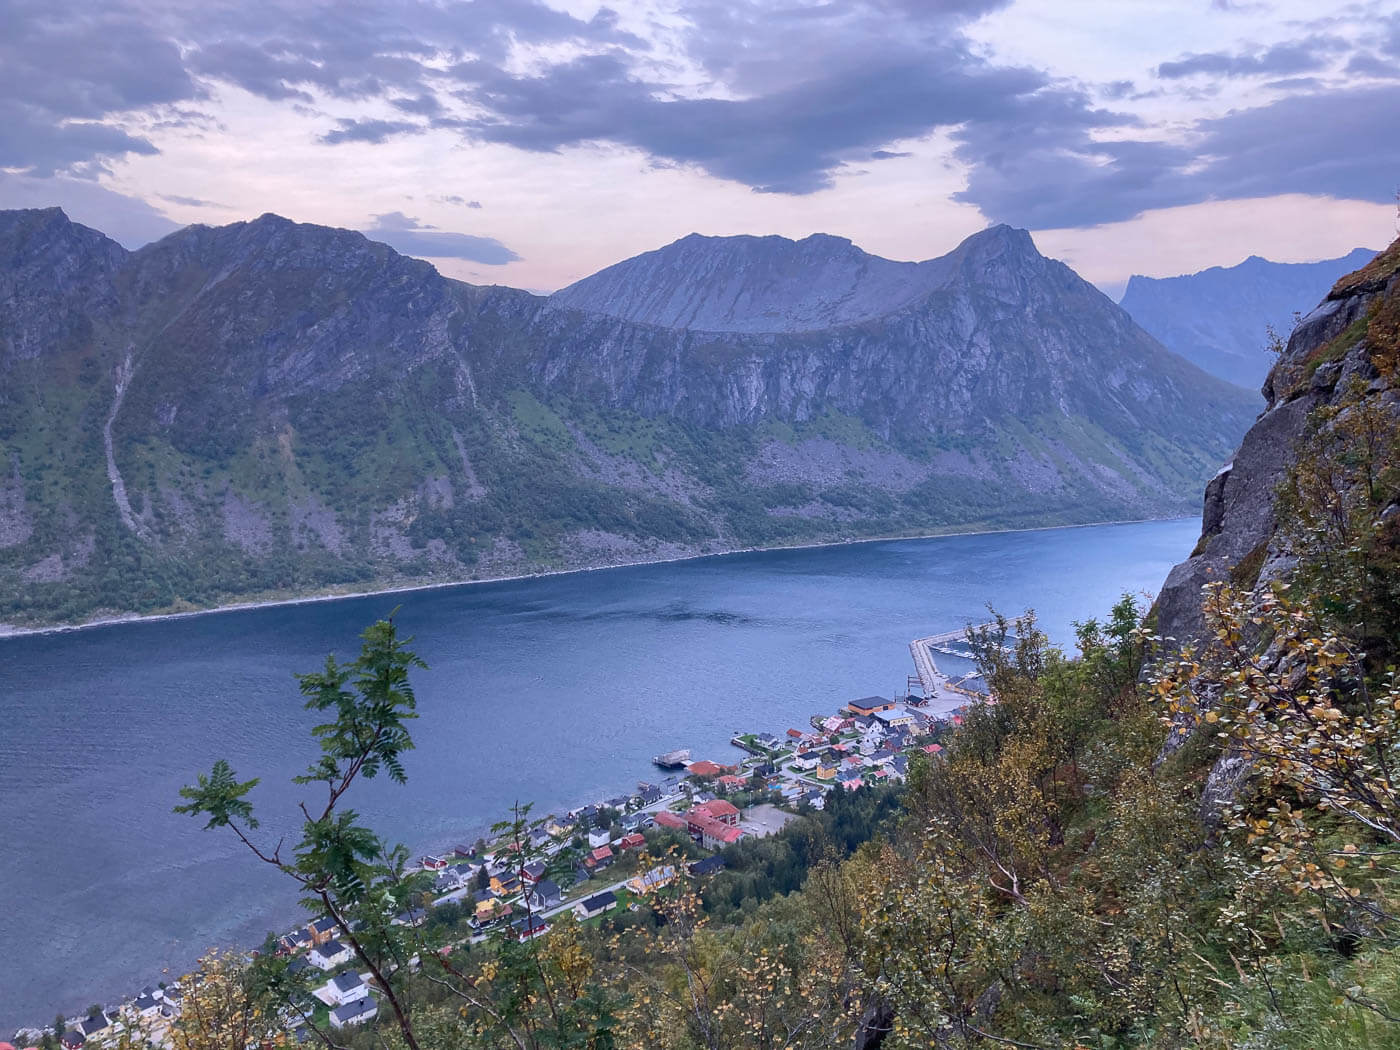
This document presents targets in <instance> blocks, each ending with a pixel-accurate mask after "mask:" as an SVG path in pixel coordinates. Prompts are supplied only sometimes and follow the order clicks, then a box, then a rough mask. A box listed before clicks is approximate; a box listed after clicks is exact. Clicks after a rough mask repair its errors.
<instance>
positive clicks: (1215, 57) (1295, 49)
mask: <svg viewBox="0 0 1400 1050" xmlns="http://www.w3.org/2000/svg"><path fill="white" fill-rule="evenodd" d="M1347 46H1348V45H1347V42H1346V41H1345V40H1343V39H1341V38H1340V37H1335V36H1316V37H1311V38H1309V39H1307V40H1297V41H1290V42H1289V43H1286V44H1277V45H1275V46H1274V47H1271V48H1269V49H1268V50H1266V51H1260V52H1256V53H1254V54H1230V53H1227V52H1224V51H1211V52H1207V53H1205V54H1198V55H1186V56H1184V57H1182V58H1179V59H1177V60H1176V61H1174V62H1163V63H1162V64H1161V65H1159V66H1158V67H1157V75H1158V76H1159V77H1164V78H1166V79H1168V80H1177V79H1180V78H1182V77H1191V76H1202V75H1209V76H1219V77H1258V76H1270V77H1277V76H1292V75H1294V74H1297V73H1317V72H1320V71H1321V70H1324V69H1326V68H1327V67H1328V66H1330V65H1331V64H1332V61H1333V59H1334V57H1335V56H1336V55H1337V54H1338V53H1339V52H1341V51H1343V50H1345V49H1346V48H1347Z"/></svg>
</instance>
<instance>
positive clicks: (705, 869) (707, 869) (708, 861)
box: [690, 853, 724, 875]
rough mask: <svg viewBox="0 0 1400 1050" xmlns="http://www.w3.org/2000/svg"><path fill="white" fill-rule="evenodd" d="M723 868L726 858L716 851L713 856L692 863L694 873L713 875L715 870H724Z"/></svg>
mask: <svg viewBox="0 0 1400 1050" xmlns="http://www.w3.org/2000/svg"><path fill="white" fill-rule="evenodd" d="M723 868H724V858H723V857H721V856H720V855H719V854H718V853H716V854H715V855H714V856H712V857H706V858H705V859H704V860H697V861H695V862H694V863H692V864H691V865H690V873H691V874H692V875H713V874H714V873H715V872H717V871H721V870H723Z"/></svg>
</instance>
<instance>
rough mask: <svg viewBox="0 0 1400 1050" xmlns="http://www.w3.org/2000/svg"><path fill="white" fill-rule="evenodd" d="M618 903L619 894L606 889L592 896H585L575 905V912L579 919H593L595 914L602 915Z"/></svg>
mask: <svg viewBox="0 0 1400 1050" xmlns="http://www.w3.org/2000/svg"><path fill="white" fill-rule="evenodd" d="M616 904H617V894H615V893H613V891H612V890H604V891H603V892H602V893H595V894H594V895H593V896H591V897H585V898H584V899H583V900H581V901H579V902H578V903H577V904H575V905H574V914H575V915H577V916H578V917H579V919H591V918H593V916H595V915H602V914H603V912H605V911H608V910H609V909H611V908H612V907H614V906H615V905H616Z"/></svg>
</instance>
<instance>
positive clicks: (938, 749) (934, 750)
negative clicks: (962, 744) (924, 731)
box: [920, 744, 943, 755]
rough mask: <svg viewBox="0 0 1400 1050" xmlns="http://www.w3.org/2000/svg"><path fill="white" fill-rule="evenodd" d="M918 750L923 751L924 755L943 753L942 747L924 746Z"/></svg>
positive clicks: (939, 745) (940, 745) (937, 745)
mask: <svg viewBox="0 0 1400 1050" xmlns="http://www.w3.org/2000/svg"><path fill="white" fill-rule="evenodd" d="M920 750H921V751H923V752H924V754H926V755H938V754H942V753H943V745H942V744H925V745H924V746H923V747H922V748H920Z"/></svg>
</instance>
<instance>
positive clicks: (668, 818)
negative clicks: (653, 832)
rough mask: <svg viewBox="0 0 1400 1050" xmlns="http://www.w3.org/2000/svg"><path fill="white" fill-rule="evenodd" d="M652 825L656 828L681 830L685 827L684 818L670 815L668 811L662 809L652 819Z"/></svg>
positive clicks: (677, 814)
mask: <svg viewBox="0 0 1400 1050" xmlns="http://www.w3.org/2000/svg"><path fill="white" fill-rule="evenodd" d="M652 823H653V824H655V825H656V826H657V827H658V828H677V829H683V828H685V826H686V822H685V817H683V816H681V815H680V814H679V813H672V812H671V811H670V810H669V809H663V810H661V811H660V812H659V813H657V814H656V816H654V817H653V818H652Z"/></svg>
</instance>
